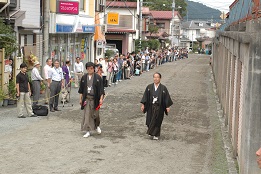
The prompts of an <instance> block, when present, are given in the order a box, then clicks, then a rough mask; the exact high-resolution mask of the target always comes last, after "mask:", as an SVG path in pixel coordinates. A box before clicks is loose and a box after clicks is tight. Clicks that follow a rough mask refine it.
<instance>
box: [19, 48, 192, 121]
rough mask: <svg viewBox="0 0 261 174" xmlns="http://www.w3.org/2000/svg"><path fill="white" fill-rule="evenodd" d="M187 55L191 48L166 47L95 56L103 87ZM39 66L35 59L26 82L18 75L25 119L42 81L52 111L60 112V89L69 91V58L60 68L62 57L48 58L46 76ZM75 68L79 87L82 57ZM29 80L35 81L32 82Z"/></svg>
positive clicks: (75, 80) (46, 101)
mask: <svg viewBox="0 0 261 174" xmlns="http://www.w3.org/2000/svg"><path fill="white" fill-rule="evenodd" d="M184 58H188V51H187V50H186V49H175V48H165V49H160V50H152V49H149V48H146V49H145V50H143V51H141V52H138V53H135V52H132V53H127V55H124V54H120V55H119V54H116V55H115V56H114V57H110V58H107V57H106V58H100V59H99V60H97V59H96V60H95V62H94V66H95V69H94V72H95V73H97V74H98V75H99V76H100V77H101V79H102V82H103V87H110V86H112V85H117V84H118V83H119V82H121V81H122V80H129V79H131V78H132V77H133V76H140V75H142V74H143V73H145V72H147V71H150V69H154V68H156V67H158V66H160V65H162V64H165V63H168V62H172V61H177V60H178V59H184ZM39 67H40V63H39V62H38V61H36V62H35V63H34V67H33V69H32V72H31V77H28V78H27V80H26V81H19V78H18V80H17V81H16V83H17V88H16V89H17V94H18V97H19V101H18V108H19V111H20V113H19V118H24V115H23V113H22V110H23V107H24V106H26V108H29V105H30V103H29V102H28V100H29V98H28V97H29V96H30V95H31V94H29V93H31V92H32V93H33V102H32V103H33V106H34V105H37V104H38V101H39V98H40V86H41V84H42V83H44V84H45V86H46V88H45V99H44V101H45V104H48V105H49V109H50V111H51V112H55V111H60V110H59V109H58V102H59V93H61V90H62V89H63V88H65V89H66V91H67V93H69V92H70V86H71V83H70V82H71V78H72V74H71V72H72V71H71V70H70V67H71V62H70V61H69V60H67V61H66V62H65V64H64V65H63V66H62V67H60V62H59V60H54V61H52V59H50V58H49V59H47V60H46V65H45V66H44V73H43V76H41V75H40V72H39ZM26 68H27V66H25V64H23V66H22V67H21V69H26ZM72 70H73V72H74V75H73V76H74V83H75V84H74V86H75V87H76V88H79V84H80V81H81V78H82V77H83V75H84V71H85V68H84V65H83V63H82V62H81V61H80V58H79V57H77V58H76V61H75V63H74V66H73V69H72ZM21 73H22V74H23V75H26V74H25V72H23V71H21ZM20 76H21V74H20ZM26 76H27V75H26ZM29 78H31V79H29ZM30 81H31V83H32V84H29V82H30ZM27 84H29V88H27V86H28V85H27ZM21 86H26V89H25V90H23V88H19V87H21ZM31 88H32V90H31ZM23 92H25V93H26V94H27V93H28V97H27V98H25V97H24V95H23V96H22V95H21V94H23ZM25 101H27V102H25ZM65 101H66V102H68V95H67V96H66V97H65ZM28 103H29V105H28ZM28 114H29V115H33V114H32V112H31V109H29V112H28Z"/></svg>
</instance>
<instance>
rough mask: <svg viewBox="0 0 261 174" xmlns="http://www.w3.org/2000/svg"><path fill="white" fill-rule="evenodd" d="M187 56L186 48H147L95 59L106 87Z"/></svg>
mask: <svg viewBox="0 0 261 174" xmlns="http://www.w3.org/2000/svg"><path fill="white" fill-rule="evenodd" d="M185 58H188V51H187V50H186V49H174V48H173V49H171V48H169V49H168V48H166V49H161V50H152V49H149V48H147V49H145V50H144V51H141V52H138V53H137V54H136V53H135V52H131V53H127V54H126V55H125V54H120V55H119V54H116V55H115V56H114V57H110V58H105V59H104V58H100V59H99V60H96V61H95V66H96V68H95V72H96V73H98V74H99V75H100V76H101V77H102V79H103V84H104V87H110V86H112V85H117V84H118V83H119V82H121V81H122V80H129V79H131V78H132V77H133V76H140V75H142V74H143V73H145V72H148V71H150V69H154V68H156V67H158V66H160V65H162V64H165V63H168V62H172V61H177V60H178V59H185ZM76 83H77V81H76Z"/></svg>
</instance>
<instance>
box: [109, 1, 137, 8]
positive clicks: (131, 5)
mask: <svg viewBox="0 0 261 174" xmlns="http://www.w3.org/2000/svg"><path fill="white" fill-rule="evenodd" d="M106 6H107V8H108V7H111V8H112V7H120V8H137V2H127V1H106Z"/></svg>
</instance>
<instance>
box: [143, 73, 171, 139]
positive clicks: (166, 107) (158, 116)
mask: <svg viewBox="0 0 261 174" xmlns="http://www.w3.org/2000/svg"><path fill="white" fill-rule="evenodd" d="M153 80H154V83H152V84H150V85H148V86H147V88H146V90H145V92H144V94H143V97H142V100H141V103H142V105H141V111H142V112H144V113H147V114H146V125H147V127H148V131H147V134H148V135H149V136H152V137H153V139H154V140H158V139H159V136H160V130H161V124H162V121H163V118H164V113H165V114H166V115H168V113H169V111H170V106H171V105H172V104H173V102H172V100H171V98H170V95H169V92H168V89H167V88H166V86H164V85H162V84H161V83H160V80H161V74H160V73H158V72H156V73H154V75H153Z"/></svg>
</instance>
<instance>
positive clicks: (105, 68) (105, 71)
mask: <svg viewBox="0 0 261 174" xmlns="http://www.w3.org/2000/svg"><path fill="white" fill-rule="evenodd" d="M100 64H101V65H102V81H103V86H104V87H107V86H108V84H107V80H106V79H107V75H108V66H107V65H108V64H107V63H106V61H105V60H104V59H103V58H100Z"/></svg>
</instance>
